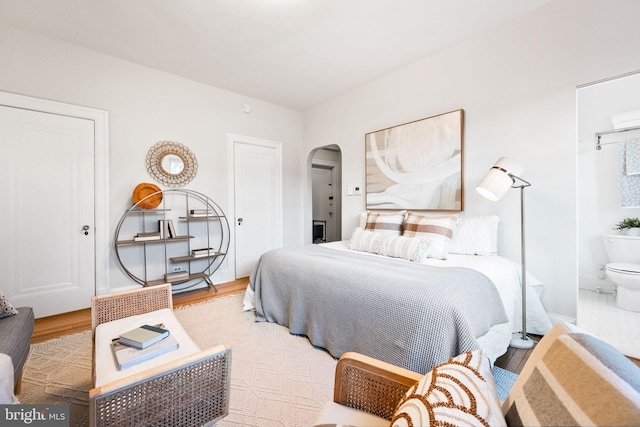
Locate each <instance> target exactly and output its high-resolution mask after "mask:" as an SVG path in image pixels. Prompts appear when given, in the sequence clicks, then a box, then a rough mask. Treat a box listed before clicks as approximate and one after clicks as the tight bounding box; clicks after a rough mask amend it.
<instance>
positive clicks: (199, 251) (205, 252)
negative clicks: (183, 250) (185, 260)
mask: <svg viewBox="0 0 640 427" xmlns="http://www.w3.org/2000/svg"><path fill="white" fill-rule="evenodd" d="M215 253H216V250H215V249H213V248H204V249H192V250H191V256H192V257H199V256H209V255H214V254H215Z"/></svg>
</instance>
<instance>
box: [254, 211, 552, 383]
mask: <svg viewBox="0 0 640 427" xmlns="http://www.w3.org/2000/svg"><path fill="white" fill-rule="evenodd" d="M389 216H391V215H385V217H389ZM370 217H371V215H369V218H368V219H367V221H369V220H371V221H373V219H371V218H370ZM406 217H407V215H406V214H405V213H402V220H401V222H400V225H401V226H402V227H404V228H405V230H406V229H407V228H408V227H409V225H408V224H407V218H406ZM447 218H448V219H447V220H446V221H444V222H443V224H444V225H448V226H449V228H450V229H451V230H455V231H456V232H457V235H456V236H454V234H455V233H454V231H451V233H450V237H449V240H450V242H449V245H448V246H446V248H445V249H443V247H442V245H441V244H440V243H441V242H435V240H438V239H437V238H436V239H435V240H434V239H431V238H425V235H419V236H405V237H402V236H398V235H397V232H395V231H394V232H393V233H391V232H389V230H388V224H385V225H381V226H380V228H379V229H375V227H374V228H371V227H369V230H368V231H367V226H368V225H369V224H368V223H365V222H363V223H362V224H361V225H363V226H364V227H359V228H358V229H356V231H355V232H354V234H353V236H352V238H351V239H350V240H349V241H340V242H332V243H327V244H320V245H304V246H298V247H291V248H280V249H276V250H273V251H269V252H267V253H265V254H263V255H262V257H261V259H260V261H259V262H258V265H257V266H256V268H255V269H254V270H253V272H252V274H251V277H250V281H249V285H248V287H247V290H246V293H245V307H244V309H254V310H255V313H256V321H267V322H274V323H278V324H281V325H283V326H286V327H288V328H289V330H290V332H291V333H292V334H297V335H304V336H306V337H308V339H309V340H310V342H311V343H312V344H313V345H314V346H317V347H320V348H323V349H325V350H327V351H328V352H329V353H330V354H331V355H332V356H334V357H336V358H338V357H340V356H341V355H342V354H343V353H344V352H347V351H356V352H359V353H362V354H366V355H368V356H371V357H374V358H377V359H381V360H384V361H386V362H388V363H392V364H394V365H397V366H401V367H403V368H406V369H410V370H412V371H415V372H420V373H426V372H428V371H429V370H431V369H432V368H433V367H434V366H435V365H437V364H439V363H442V362H444V361H446V360H447V359H448V358H450V357H453V356H455V355H457V354H460V353H462V352H465V351H471V350H474V349H477V348H482V349H483V350H484V351H485V353H486V355H487V356H488V357H489V358H490V360H491V361H492V362H493V361H495V359H496V358H497V357H499V356H500V355H502V354H504V352H505V351H506V349H507V347H508V345H509V341H510V339H511V336H512V333H513V332H518V331H520V330H521V325H520V321H519V319H520V318H521V311H520V307H521V302H520V301H521V300H520V295H521V294H520V273H519V271H520V268H519V265H518V264H516V263H514V262H512V261H510V260H508V259H506V258H504V257H501V256H498V255H495V252H494V248H495V245H496V243H495V233H496V229H497V221H496V218H493V217H491V221H490V227H487V224H488V222H487V220H486V218H489V217H482V218H484V220H483V222H484V223H483V224H482V226H481V227H478V226H477V224H475V225H474V226H473V227H466V228H465V226H464V221H467V222H469V223H470V221H469V220H466V219H463V220H462V221H463V223H462V225H461V224H460V218H458V217H452V216H449V217H447ZM384 221H389V218H384V220H383V221H382V223H384ZM420 221H423V222H424V221H425V220H424V218H421V219H420ZM433 221H434V220H433V217H429V220H428V222H429V224H430V225H433V224H432V223H433ZM378 222H379V223H380V221H378ZM423 225H424V224H423ZM441 225H442V224H439V225H438V227H440V226H441ZM422 228H423V230H424V227H422ZM445 228H446V227H445ZM430 229H433V227H431V228H430ZM465 230H467V231H468V232H469V233H465ZM487 230H488V231H489V232H488V234H487V233H485V234H487V236H489V240H490V242H489V244H487V242H486V239H482V238H481V236H482V233H480V232H481V231H487ZM440 231H442V230H440ZM467 234H468V235H469V236H472V237H470V238H471V240H475V243H473V244H471V245H468V244H467V245H466V246H467V247H468V248H466V249H465V250H461V249H460V248H459V246H460V244H458V245H457V246H458V247H456V239H455V238H456V237H457V238H458V239H459V241H458V243H460V239H468V238H469V237H465V235H467ZM381 242H384V243H381ZM390 242H391V243H390ZM394 244H395V245H396V251H395V252H394V250H392V249H391V248H392V246H393V245H394ZM384 245H386V249H385V250H381V249H380V248H381V247H382V246H384ZM462 246H465V245H462ZM398 248H400V249H398ZM479 248H480V249H481V250H480V251H479V250H478V249H479ZM366 249H369V250H366ZM463 249H464V248H463ZM443 250H444V252H446V254H444V256H443ZM455 252H472V253H473V254H470V253H466V254H464V253H463V254H461V253H455ZM479 252H484V253H486V254H485V255H480V254H479ZM418 253H421V254H422V256H418V257H416V254H418ZM390 255H393V256H390ZM400 255H404V256H400ZM527 283H528V287H527V296H528V298H527V307H528V309H527V319H528V321H527V327H528V331H529V332H531V333H535V334H540V335H543V334H544V333H546V332H547V330H548V329H549V328H550V327H551V323H550V321H549V319H548V317H547V315H546V313H545V311H544V309H543V307H542V304H541V302H540V298H539V296H540V292H541V288H542V285H541V283H540V282H539V281H537V280H536V279H535V278H534V277H532V276H531V277H530V276H528V278H527Z"/></svg>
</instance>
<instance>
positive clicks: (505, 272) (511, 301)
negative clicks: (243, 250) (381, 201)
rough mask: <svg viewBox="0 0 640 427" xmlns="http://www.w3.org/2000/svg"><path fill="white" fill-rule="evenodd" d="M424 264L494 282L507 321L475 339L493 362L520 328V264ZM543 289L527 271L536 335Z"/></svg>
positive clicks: (465, 258)
mask: <svg viewBox="0 0 640 427" xmlns="http://www.w3.org/2000/svg"><path fill="white" fill-rule="evenodd" d="M321 245H322V246H324V247H326V248H331V249H336V250H347V251H348V250H350V249H349V241H348V240H342V241H338V242H330V243H322V244H321ZM361 253H362V254H364V255H370V256H372V257H380V256H382V255H377V254H372V253H368V252H361ZM400 261H403V262H411V261H406V260H400ZM424 264H427V265H433V266H437V267H464V268H470V269H472V270H476V271H478V272H480V273H482V274H484V275H485V276H487V277H488V278H489V279H490V280H491V281H492V282H493V283H494V285H495V286H496V289H497V290H498V293H499V294H500V299H501V300H502V304H503V305H504V309H505V312H506V314H507V317H508V318H509V322H507V323H504V324H500V325H495V326H493V327H492V328H491V329H490V330H489V332H487V333H486V334H485V335H483V336H482V337H479V338H478V344H479V345H480V347H481V348H482V349H483V350H484V351H485V353H486V354H487V356H488V357H489V358H490V359H491V361H492V363H493V361H495V359H496V358H498V357H500V356H501V355H502V354H504V351H505V350H506V348H507V347H508V345H509V341H510V340H511V334H512V333H514V332H520V331H521V330H522V327H521V325H522V294H521V291H520V289H521V288H520V284H521V278H520V276H521V275H522V273H521V268H520V265H519V264H517V263H515V262H513V261H511V260H509V259H507V258H504V257H501V256H497V255H493V256H476V255H456V254H449V255H448V256H447V259H446V260H438V259H428V260H427V261H426V262H424ZM542 289H543V285H542V283H541V282H540V281H539V280H537V279H536V278H535V277H533V276H532V275H530V274H529V273H527V332H528V333H532V334H536V335H544V334H546V333H547V331H548V330H549V329H550V328H551V326H552V325H551V321H550V320H549V317H548V316H547V313H546V312H545V310H544V308H543V306H542V302H541V301H540V295H541V293H542ZM253 308H254V305H253V294H252V291H251V289H250V288H249V287H247V291H246V292H245V298H244V307H243V309H244V310H252V309H253Z"/></svg>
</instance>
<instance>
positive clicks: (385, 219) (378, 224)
mask: <svg viewBox="0 0 640 427" xmlns="http://www.w3.org/2000/svg"><path fill="white" fill-rule="evenodd" d="M405 213H406V211H401V212H395V213H374V212H369V213H368V214H367V223H366V225H365V227H364V229H365V230H367V231H376V232H383V233H385V234H392V235H394V236H399V235H401V234H402V224H403V223H404V216H405Z"/></svg>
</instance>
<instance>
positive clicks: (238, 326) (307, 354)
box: [19, 294, 336, 427]
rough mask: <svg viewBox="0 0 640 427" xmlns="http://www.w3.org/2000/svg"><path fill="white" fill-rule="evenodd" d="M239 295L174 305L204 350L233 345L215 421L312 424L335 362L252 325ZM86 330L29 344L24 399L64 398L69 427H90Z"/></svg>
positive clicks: (273, 329)
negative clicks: (224, 408) (226, 392)
mask: <svg viewBox="0 0 640 427" xmlns="http://www.w3.org/2000/svg"><path fill="white" fill-rule="evenodd" d="M241 308H242V295H241V294H239V295H231V296H229V297H224V298H220V299H216V300H212V301H209V302H205V303H201V304H197V305H192V306H189V307H184V308H180V309H177V310H176V316H177V317H178V319H179V320H180V322H181V323H182V325H183V326H184V328H185V329H186V330H187V332H188V333H189V335H190V336H191V337H192V338H193V340H194V341H195V342H196V343H197V344H198V345H199V346H200V347H201V348H208V347H212V346H214V345H216V344H219V343H222V342H229V343H231V345H232V346H233V359H232V368H231V401H230V410H229V411H230V413H229V415H228V416H227V417H225V418H224V419H222V420H221V421H219V422H218V423H217V425H218V426H221V427H224V426H260V427H262V426H304V425H312V424H313V421H314V420H315V418H316V416H317V414H318V413H319V411H320V408H321V407H322V405H323V404H324V402H326V401H328V400H331V399H332V397H333V376H334V371H335V366H336V361H335V360H334V359H333V358H332V357H331V356H330V355H329V354H328V353H326V352H325V351H323V350H319V349H316V348H314V347H313V346H312V345H311V344H310V343H309V341H308V340H307V339H306V338H304V337H298V336H293V335H291V334H289V331H288V329H287V328H284V327H282V326H279V325H275V324H271V323H256V322H255V321H254V319H255V315H254V314H253V313H251V312H244V313H243V312H242V311H241ZM90 388H91V333H90V332H83V333H80V334H74V335H69V336H66V337H62V338H59V339H55V340H51V341H46V342H43V343H40V344H34V345H33V346H32V347H31V354H30V356H29V360H28V361H27V365H26V370H25V375H24V380H23V386H22V394H21V395H20V396H19V398H20V401H21V402H22V403H68V404H69V405H70V411H71V425H72V426H88V425H89V421H88V415H89V409H88V406H87V401H88V391H89V389H90Z"/></svg>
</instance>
